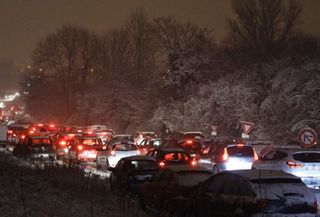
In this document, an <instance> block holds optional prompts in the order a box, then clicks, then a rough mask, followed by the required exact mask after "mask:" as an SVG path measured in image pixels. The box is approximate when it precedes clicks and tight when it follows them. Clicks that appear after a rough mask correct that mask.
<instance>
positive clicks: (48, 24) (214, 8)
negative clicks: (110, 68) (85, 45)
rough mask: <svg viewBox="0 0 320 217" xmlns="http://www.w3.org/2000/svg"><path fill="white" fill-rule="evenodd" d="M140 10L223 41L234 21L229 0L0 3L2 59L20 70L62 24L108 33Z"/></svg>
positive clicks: (311, 4) (309, 27)
mask: <svg viewBox="0 0 320 217" xmlns="http://www.w3.org/2000/svg"><path fill="white" fill-rule="evenodd" d="M302 1H303V3H304V12H303V16H302V19H303V25H302V27H303V29H304V30H305V31H307V32H312V33H315V34H319V33H320V0H302ZM139 7H142V8H144V9H145V10H146V11H147V13H148V15H149V16H150V17H157V16H168V15H172V16H174V17H176V18H177V19H178V20H181V21H190V22H193V23H195V24H200V25H203V26H207V27H209V28H212V29H214V34H215V37H216V39H217V40H221V38H223V36H224V34H225V32H226V29H227V26H226V18H228V17H231V16H232V11H231V6H230V2H229V0H0V26H1V28H0V59H13V60H14V61H15V64H16V66H18V67H23V66H25V65H27V64H29V63H30V59H29V57H30V54H31V52H32V50H33V48H34V46H35V44H36V42H37V41H38V40H39V39H41V38H43V37H45V36H46V35H47V34H49V33H53V32H55V30H56V29H57V28H59V27H60V26H61V25H63V24H76V25H79V26H82V27H85V28H87V29H89V30H93V31H95V32H97V33H102V32H104V31H105V30H106V29H107V28H109V27H112V26H119V25H121V24H123V23H124V22H125V20H126V18H127V17H128V14H129V13H130V10H132V9H135V8H139Z"/></svg>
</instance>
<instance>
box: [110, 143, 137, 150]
mask: <svg viewBox="0 0 320 217" xmlns="http://www.w3.org/2000/svg"><path fill="white" fill-rule="evenodd" d="M112 150H114V151H132V150H137V146H135V145H133V144H116V145H113V147H112Z"/></svg>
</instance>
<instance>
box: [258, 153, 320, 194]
mask: <svg viewBox="0 0 320 217" xmlns="http://www.w3.org/2000/svg"><path fill="white" fill-rule="evenodd" d="M263 153H264V154H263V155H262V156H260V157H259V160H257V161H255V162H254V163H253V165H252V168H253V169H272V170H283V171H285V172H287V173H291V174H293V175H296V176H298V177H300V178H301V179H302V181H303V182H304V183H305V184H306V185H308V186H309V187H316V188H319V187H320V174H319V173H320V149H317V148H278V147H273V148H269V149H268V150H267V151H264V152H263Z"/></svg>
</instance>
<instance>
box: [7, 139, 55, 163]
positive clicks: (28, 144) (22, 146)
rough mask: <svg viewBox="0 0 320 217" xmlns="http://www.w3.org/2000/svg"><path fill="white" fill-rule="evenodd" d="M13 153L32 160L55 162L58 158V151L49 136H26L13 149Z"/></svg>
mask: <svg viewBox="0 0 320 217" xmlns="http://www.w3.org/2000/svg"><path fill="white" fill-rule="evenodd" d="M13 155H14V156H16V157H22V158H27V159H30V160H32V161H46V162H48V161H49V162H53V161H55V160H56V153H55V151H54V147H53V143H52V140H51V139H50V137H49V136H27V137H25V138H24V139H23V140H21V141H20V142H19V143H18V144H17V146H16V147H15V148H14V149H13Z"/></svg>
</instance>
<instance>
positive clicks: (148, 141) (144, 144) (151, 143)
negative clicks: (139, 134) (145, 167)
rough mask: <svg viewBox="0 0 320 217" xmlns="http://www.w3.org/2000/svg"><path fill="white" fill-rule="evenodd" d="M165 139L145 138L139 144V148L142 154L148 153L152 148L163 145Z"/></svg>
mask: <svg viewBox="0 0 320 217" xmlns="http://www.w3.org/2000/svg"><path fill="white" fill-rule="evenodd" d="M162 144H163V140H162V139H161V138H144V139H143V140H142V141H141V142H140V143H139V144H138V148H139V150H140V153H141V155H145V154H147V153H148V152H149V151H150V150H151V149H154V148H158V147H160V146H162Z"/></svg>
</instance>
